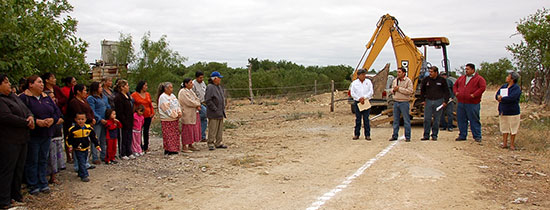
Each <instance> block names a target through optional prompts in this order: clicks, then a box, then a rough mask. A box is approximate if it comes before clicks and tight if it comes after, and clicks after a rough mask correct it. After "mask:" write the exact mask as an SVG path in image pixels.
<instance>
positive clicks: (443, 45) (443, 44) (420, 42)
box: [411, 37, 451, 79]
mask: <svg viewBox="0 0 550 210" xmlns="http://www.w3.org/2000/svg"><path fill="white" fill-rule="evenodd" d="M411 40H412V41H413V43H414V45H415V46H416V47H418V48H421V47H423V48H424V56H423V62H422V67H421V70H420V79H423V75H427V72H428V68H430V67H431V64H430V63H429V62H427V61H426V57H427V50H426V48H427V46H429V47H434V48H436V49H442V50H443V61H442V62H441V67H443V69H445V73H447V74H448V73H449V59H448V57H447V45H449V44H451V43H450V42H449V39H447V37H422V38H411Z"/></svg>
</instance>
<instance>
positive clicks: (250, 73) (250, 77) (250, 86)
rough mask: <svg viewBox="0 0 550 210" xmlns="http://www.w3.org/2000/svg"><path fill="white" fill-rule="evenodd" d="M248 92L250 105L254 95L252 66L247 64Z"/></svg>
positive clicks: (252, 102)
mask: <svg viewBox="0 0 550 210" xmlns="http://www.w3.org/2000/svg"><path fill="white" fill-rule="evenodd" d="M248 92H249V93H250V104H254V93H252V64H251V63H250V64H248Z"/></svg>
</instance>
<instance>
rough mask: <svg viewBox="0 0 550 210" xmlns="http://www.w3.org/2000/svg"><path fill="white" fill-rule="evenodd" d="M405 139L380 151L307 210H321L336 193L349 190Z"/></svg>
mask: <svg viewBox="0 0 550 210" xmlns="http://www.w3.org/2000/svg"><path fill="white" fill-rule="evenodd" d="M403 139H405V136H401V137H399V139H398V141H395V142H393V143H392V144H390V145H389V146H388V147H386V148H385V149H384V150H382V151H380V153H378V154H377V155H376V156H375V157H374V158H371V159H370V160H369V161H367V162H366V163H365V164H363V166H361V168H359V169H357V171H355V173H353V174H352V175H351V176H348V177H347V178H346V180H344V181H343V182H342V183H340V184H339V185H338V186H336V187H335V188H334V189H332V190H331V191H329V192H327V193H325V194H323V196H321V197H318V198H317V200H316V201H315V202H313V203H312V204H311V206H309V207H308V208H307V209H306V210H317V209H319V208H321V206H323V205H324V204H325V203H326V202H327V201H329V200H330V199H331V198H332V197H334V196H335V195H336V193H338V192H340V191H342V190H343V189H345V188H347V187H348V185H349V184H351V182H352V181H353V180H354V179H355V178H357V177H359V176H361V175H362V174H363V173H364V172H365V170H367V168H369V167H370V166H371V165H372V164H374V162H376V161H377V160H378V159H380V158H381V157H383V156H384V155H386V153H388V152H389V151H390V150H391V149H392V148H393V147H394V146H395V145H396V144H397V143H398V142H399V141H401V140H403Z"/></svg>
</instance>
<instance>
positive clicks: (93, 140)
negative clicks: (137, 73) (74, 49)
mask: <svg viewBox="0 0 550 210" xmlns="http://www.w3.org/2000/svg"><path fill="white" fill-rule="evenodd" d="M62 81H63V83H64V84H65V86H64V87H63V88H59V87H58V86H57V85H56V83H57V79H56V77H55V75H54V74H52V73H45V74H43V75H41V76H36V75H33V76H30V77H28V78H26V79H25V80H23V84H22V85H20V87H21V89H20V90H16V89H14V88H13V86H12V85H11V83H10V81H9V78H8V77H7V75H6V74H0V82H1V85H0V150H2V151H1V152H0V208H9V207H10V206H11V203H12V202H13V201H19V202H20V201H22V195H21V184H22V183H23V182H25V183H26V184H27V189H28V192H29V194H31V195H35V194H38V193H49V192H50V188H49V186H48V184H49V183H58V181H57V180H56V179H55V174H56V173H58V172H59V171H60V170H63V169H66V167H67V166H66V163H74V169H75V170H76V171H77V172H78V175H79V177H80V178H81V180H82V181H85V182H87V181H89V179H88V173H87V170H88V169H92V168H95V166H93V165H91V164H90V163H89V162H88V156H89V155H88V151H89V150H92V154H91V161H92V163H93V164H94V165H95V164H100V163H101V161H104V162H105V163H107V164H109V163H116V161H115V156H116V152H117V150H118V151H119V154H120V157H121V159H130V158H135V156H140V155H143V154H144V152H145V151H147V150H148V135H143V138H144V139H145V141H143V144H142V141H141V139H142V135H134V136H132V128H134V130H138V131H141V130H143V131H148V130H149V125H150V121H151V117H152V116H153V115H154V109H153V106H152V101H151V97H150V95H149V93H147V92H146V90H147V88H146V82H142V83H140V84H143V85H142V86H141V89H140V91H137V92H138V93H137V94H136V96H134V98H136V99H133V98H131V96H130V95H129V94H128V92H129V88H128V82H127V81H125V80H122V79H120V80H118V81H117V85H116V87H115V90H116V91H113V90H112V89H111V86H112V84H113V82H112V79H111V78H105V79H103V80H102V81H101V82H92V83H91V85H90V86H89V87H87V86H85V85H83V84H78V83H77V81H76V78H74V77H67V78H64V79H63V80H62ZM143 87H145V88H143ZM88 90H89V91H88ZM138 97H142V98H138ZM134 107H136V109H134ZM134 113H136V114H135V115H134ZM134 116H142V117H143V118H144V119H143V118H141V119H142V120H141V121H143V122H145V123H142V124H139V123H138V124H137V125H138V126H137V127H135V125H136V122H139V119H140V117H136V118H137V119H138V120H137V121H135V119H136V118H134ZM147 122H148V123H147ZM118 129H120V130H121V132H120V133H121V134H122V135H120V136H121V137H122V138H121V144H120V148H119V149H117V139H118V136H119V130H118ZM128 131H129V132H128ZM144 133H145V132H144ZM128 134H129V135H128ZM134 137H135V139H134ZM142 149H143V150H142ZM64 153H65V154H64ZM23 175H24V177H23ZM47 176H50V179H49V180H48V179H47ZM23 178H24V179H23Z"/></svg>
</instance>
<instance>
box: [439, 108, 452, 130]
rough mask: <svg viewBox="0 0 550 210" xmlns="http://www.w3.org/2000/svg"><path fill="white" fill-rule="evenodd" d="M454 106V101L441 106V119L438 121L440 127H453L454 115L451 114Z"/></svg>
mask: <svg viewBox="0 0 550 210" xmlns="http://www.w3.org/2000/svg"><path fill="white" fill-rule="evenodd" d="M454 106H455V103H454V102H451V103H449V104H447V106H446V107H445V108H443V112H442V113H441V121H440V122H439V127H440V128H446V129H449V128H453V119H454V117H455V116H454V115H453V111H454ZM445 116H447V119H446V120H445Z"/></svg>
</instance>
